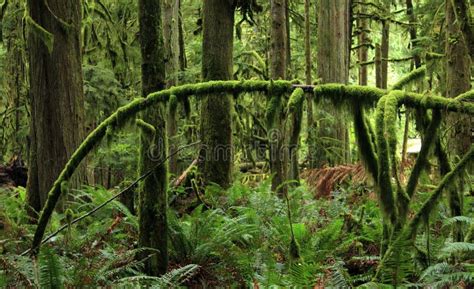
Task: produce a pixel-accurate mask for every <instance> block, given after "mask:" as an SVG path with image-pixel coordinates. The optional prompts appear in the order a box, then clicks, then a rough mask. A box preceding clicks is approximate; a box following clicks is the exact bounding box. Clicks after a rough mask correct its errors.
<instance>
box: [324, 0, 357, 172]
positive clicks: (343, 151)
mask: <svg viewBox="0 0 474 289" xmlns="http://www.w3.org/2000/svg"><path fill="white" fill-rule="evenodd" d="M349 2H350V1H349V0H321V1H320V3H319V17H318V42H319V45H318V48H319V50H318V76H319V78H321V81H322V83H343V84H347V82H348V80H349V57H350V46H349V44H350V3H349ZM325 111H326V113H330V114H331V115H333V116H334V120H333V122H332V123H331V122H328V121H325V120H322V121H320V130H319V133H318V137H319V138H320V139H321V138H323V137H324V138H330V139H334V140H337V142H332V143H331V144H324V143H322V141H319V143H321V145H322V146H321V148H320V152H319V155H318V162H319V165H322V164H323V163H329V164H339V163H342V162H345V161H347V154H348V151H349V150H348V144H349V140H348V130H347V121H346V119H345V116H344V115H343V114H342V113H341V112H338V111H336V109H335V108H333V107H331V108H325ZM323 146H332V147H333V148H334V149H335V151H336V152H337V153H336V154H334V153H333V154H331V155H330V156H328V155H325V154H324V153H321V152H323Z"/></svg>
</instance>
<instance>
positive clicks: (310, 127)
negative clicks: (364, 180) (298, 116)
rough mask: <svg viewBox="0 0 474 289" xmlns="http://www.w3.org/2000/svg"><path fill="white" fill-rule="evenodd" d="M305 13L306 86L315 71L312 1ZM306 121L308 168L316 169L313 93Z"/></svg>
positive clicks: (308, 99)
mask: <svg viewBox="0 0 474 289" xmlns="http://www.w3.org/2000/svg"><path fill="white" fill-rule="evenodd" d="M304 5H305V6H304V12H305V17H304V21H305V22H304V27H305V33H304V46H305V62H306V63H305V64H306V68H305V77H306V84H308V85H311V84H312V82H313V76H312V69H313V64H312V55H311V19H310V15H311V11H310V0H305V3H304ZM306 105H307V106H306V119H307V128H306V129H307V133H306V134H307V135H306V142H307V146H308V156H307V159H308V166H309V168H314V167H315V166H316V164H315V158H314V149H315V140H314V134H315V132H316V126H315V123H314V115H313V99H312V97H311V93H308V94H307V95H306Z"/></svg>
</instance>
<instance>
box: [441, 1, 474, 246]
mask: <svg viewBox="0 0 474 289" xmlns="http://www.w3.org/2000/svg"><path fill="white" fill-rule="evenodd" d="M460 2H463V1H456V2H455V1H452V0H446V4H445V5H446V96H447V97H449V98H453V97H456V96H458V95H460V94H462V93H464V92H466V91H468V90H470V88H471V83H470V78H471V57H470V56H469V47H468V43H467V41H466V38H465V35H463V33H462V27H463V25H465V23H463V18H461V17H459V16H460V15H462V13H461V9H463V5H460ZM461 4H462V3H461ZM464 4H466V3H464ZM465 7H468V5H467V6H465ZM468 25H469V24H468ZM447 121H448V123H449V125H453V130H452V132H451V134H450V140H449V142H448V145H449V146H451V147H452V148H453V149H454V151H455V152H456V154H457V155H458V156H460V157H462V155H464V154H465V153H467V152H468V150H469V148H470V147H471V143H472V136H471V129H472V119H471V117H470V116H467V115H466V116H464V115H459V114H456V115H454V114H451V115H449V116H448V120H447ZM470 167H471V168H472V166H470ZM462 183H463V181H461V182H460V189H459V190H449V200H450V201H449V204H450V209H451V215H452V216H461V215H462V194H463V187H464V186H463V185H462ZM454 238H455V239H456V240H457V241H461V240H462V239H463V238H462V231H461V228H460V227H458V228H457V229H455V232H454Z"/></svg>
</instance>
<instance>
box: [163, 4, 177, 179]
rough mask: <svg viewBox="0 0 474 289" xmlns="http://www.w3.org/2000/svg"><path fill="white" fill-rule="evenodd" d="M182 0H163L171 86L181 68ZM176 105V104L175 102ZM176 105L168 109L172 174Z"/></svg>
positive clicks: (167, 62)
mask: <svg viewBox="0 0 474 289" xmlns="http://www.w3.org/2000/svg"><path fill="white" fill-rule="evenodd" d="M179 4H180V0H164V1H163V37H164V43H165V53H166V56H165V59H166V76H167V79H166V86H167V87H171V86H174V85H177V84H178V72H179V70H180V63H179V62H180V60H179V58H180V55H179V53H180V49H179V6H180V5H179ZM173 106H174V104H173ZM176 112H177V111H176V107H170V108H169V109H168V119H167V125H168V126H167V130H168V138H169V139H170V143H169V155H170V158H169V171H170V173H171V174H174V175H176V174H177V173H178V158H177V155H173V154H172V152H174V151H175V150H176V149H177V146H176V145H175V144H176V142H175V141H174V138H175V137H176V133H177V119H176V117H177V116H176Z"/></svg>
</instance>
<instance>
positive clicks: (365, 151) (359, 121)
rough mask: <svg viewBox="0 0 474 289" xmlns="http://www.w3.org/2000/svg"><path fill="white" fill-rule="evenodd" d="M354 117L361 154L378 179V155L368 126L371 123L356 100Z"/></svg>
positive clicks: (373, 176)
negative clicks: (367, 120)
mask: <svg viewBox="0 0 474 289" xmlns="http://www.w3.org/2000/svg"><path fill="white" fill-rule="evenodd" d="M353 117H354V129H355V135H356V141H357V147H358V148H359V153H360V156H361V158H362V161H363V162H364V163H365V166H366V167H367V169H368V171H369V173H370V174H371V175H372V178H373V179H374V180H377V175H378V167H377V156H376V152H375V147H374V143H373V141H372V136H371V132H370V128H369V127H368V125H369V124H368V123H367V122H366V119H365V115H364V111H363V108H362V107H361V106H360V104H359V103H358V102H356V101H354V104H353Z"/></svg>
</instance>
